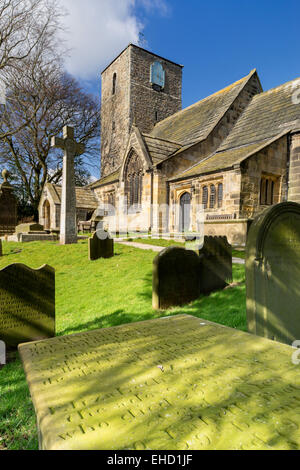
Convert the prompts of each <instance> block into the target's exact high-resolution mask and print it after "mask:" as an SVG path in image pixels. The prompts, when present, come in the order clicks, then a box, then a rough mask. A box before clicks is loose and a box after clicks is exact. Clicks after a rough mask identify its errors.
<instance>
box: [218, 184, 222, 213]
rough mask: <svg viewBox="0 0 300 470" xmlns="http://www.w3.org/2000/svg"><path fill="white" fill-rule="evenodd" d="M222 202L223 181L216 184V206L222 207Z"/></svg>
mask: <svg viewBox="0 0 300 470" xmlns="http://www.w3.org/2000/svg"><path fill="white" fill-rule="evenodd" d="M222 204H223V183H219V184H218V207H222Z"/></svg>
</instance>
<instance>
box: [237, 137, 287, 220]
mask: <svg viewBox="0 0 300 470" xmlns="http://www.w3.org/2000/svg"><path fill="white" fill-rule="evenodd" d="M287 159H288V137H287V136H284V137H282V138H281V139H279V140H278V141H275V142H274V143H273V144H271V145H270V146H268V147H266V148H265V149H263V150H261V151H260V152H258V153H257V154H255V155H253V156H252V157H250V158H248V159H247V160H245V161H244V162H243V163H242V164H241V171H242V186H241V198H240V218H243V217H246V218H252V217H254V216H256V215H257V214H258V213H260V212H261V211H262V210H264V209H265V208H266V207H268V206H266V205H261V204H260V184H261V178H262V176H264V177H270V178H271V179H272V180H273V181H274V200H273V204H278V203H279V202H283V201H285V200H286V197H287V196H286V195H287Z"/></svg>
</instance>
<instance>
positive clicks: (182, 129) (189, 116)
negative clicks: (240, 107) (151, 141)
mask: <svg viewBox="0 0 300 470" xmlns="http://www.w3.org/2000/svg"><path fill="white" fill-rule="evenodd" d="M255 73H256V70H252V71H251V72H250V73H249V75H247V76H246V77H244V78H242V79H241V80H239V81H237V82H235V83H233V84H232V85H229V86H228V87H226V88H224V89H223V90H220V91H218V92H217V93H214V94H213V95H211V96H208V97H207V98H204V99H203V100H201V101H198V102H197V103H195V104H193V105H191V106H189V107H188V108H185V109H183V110H181V111H178V112H177V113H175V114H173V115H172V116H170V117H168V118H166V119H164V120H163V121H160V122H158V123H157V124H156V125H155V127H154V128H153V130H152V131H151V133H150V135H151V136H152V137H156V138H160V139H164V140H170V141H173V142H177V143H178V144H180V145H181V146H190V145H193V144H195V143H196V142H200V141H201V140H204V139H206V138H207V136H208V135H209V134H210V133H211V131H212V130H213V129H214V128H215V126H216V125H217V124H218V122H219V121H220V120H221V119H222V117H223V116H224V114H225V113H226V111H227V110H228V108H229V107H230V106H231V105H232V103H233V102H234V100H235V99H236V98H237V97H238V95H239V94H240V92H241V91H242V89H243V88H244V86H245V85H246V84H247V82H248V81H249V80H250V79H251V77H252V76H253V75H254V74H255Z"/></svg>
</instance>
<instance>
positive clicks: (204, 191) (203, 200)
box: [202, 186, 208, 209]
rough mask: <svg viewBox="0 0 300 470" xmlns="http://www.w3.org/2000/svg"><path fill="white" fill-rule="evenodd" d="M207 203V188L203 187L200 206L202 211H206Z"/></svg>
mask: <svg viewBox="0 0 300 470" xmlns="http://www.w3.org/2000/svg"><path fill="white" fill-rule="evenodd" d="M207 203H208V188H207V186H203V189H202V204H203V207H204V209H207Z"/></svg>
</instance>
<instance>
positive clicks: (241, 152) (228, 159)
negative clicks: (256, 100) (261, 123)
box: [169, 129, 290, 181]
mask: <svg viewBox="0 0 300 470" xmlns="http://www.w3.org/2000/svg"><path fill="white" fill-rule="evenodd" d="M289 131H290V129H288V130H286V131H284V132H282V133H281V134H279V135H277V136H275V137H274V138H272V139H267V140H263V141H260V142H255V143H252V144H249V145H243V146H241V147H237V148H234V149H230V150H225V151H221V152H215V153H214V154H213V155H211V156H209V157H208V158H206V159H205V160H202V161H201V162H200V163H196V165H193V166H192V167H191V168H189V169H187V170H185V171H184V172H182V173H180V174H179V175H177V176H174V177H173V178H171V179H170V180H169V181H176V180H180V179H187V178H191V177H195V176H200V175H202V174H206V173H214V172H217V171H221V170H225V169H229V168H232V167H233V166H234V165H237V164H239V163H241V162H242V161H244V160H246V159H247V158H249V157H251V155H254V154H255V153H257V152H260V151H261V150H263V149H264V148H266V147H268V146H269V145H271V144H272V143H273V142H275V141H276V140H278V139H280V138H281V137H283V136H284V135H286V134H287V133H288V132H289Z"/></svg>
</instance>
